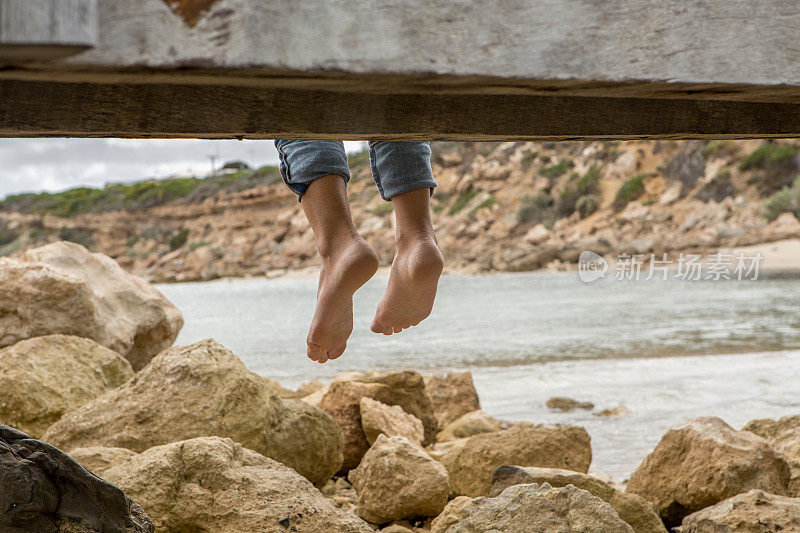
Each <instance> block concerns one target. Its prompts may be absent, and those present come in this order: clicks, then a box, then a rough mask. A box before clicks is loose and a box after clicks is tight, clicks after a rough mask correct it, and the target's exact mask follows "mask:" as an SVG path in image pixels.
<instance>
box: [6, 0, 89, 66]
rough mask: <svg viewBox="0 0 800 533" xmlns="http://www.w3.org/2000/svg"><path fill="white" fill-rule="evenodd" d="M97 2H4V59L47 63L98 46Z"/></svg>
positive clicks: (49, 0)
mask: <svg viewBox="0 0 800 533" xmlns="http://www.w3.org/2000/svg"><path fill="white" fill-rule="evenodd" d="M97 27H98V20H97V0H0V59H3V60H11V59H13V60H15V61H20V60H44V59H47V60H49V59H54V58H63V57H66V56H69V55H74V54H77V53H79V52H83V51H85V50H87V49H89V48H91V47H93V46H94V45H95V44H97Z"/></svg>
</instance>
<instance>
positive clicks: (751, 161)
mask: <svg viewBox="0 0 800 533" xmlns="http://www.w3.org/2000/svg"><path fill="white" fill-rule="evenodd" d="M798 152H800V146H792V145H788V144H775V143H766V144H762V145H761V146H759V147H758V148H756V149H755V150H753V152H751V153H750V154H749V155H748V156H747V157H745V158H744V159H742V161H741V162H740V163H739V169H740V170H751V169H754V168H760V169H763V170H776V169H779V168H781V167H782V166H784V165H785V164H786V163H787V162H788V161H789V159H790V158H792V157H794V156H795V155H796V154H797V153H798Z"/></svg>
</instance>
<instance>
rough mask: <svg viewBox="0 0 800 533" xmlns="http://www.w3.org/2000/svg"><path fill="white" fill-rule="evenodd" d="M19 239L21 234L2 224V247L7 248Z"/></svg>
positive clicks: (0, 238) (0, 241) (0, 230)
mask: <svg viewBox="0 0 800 533" xmlns="http://www.w3.org/2000/svg"><path fill="white" fill-rule="evenodd" d="M17 239H19V233H17V232H16V231H14V230H13V229H11V228H9V227H8V226H7V225H5V224H4V223H2V222H0V246H5V245H6V244H9V243H12V242H14V241H16V240H17Z"/></svg>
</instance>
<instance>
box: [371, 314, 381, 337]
mask: <svg viewBox="0 0 800 533" xmlns="http://www.w3.org/2000/svg"><path fill="white" fill-rule="evenodd" d="M369 329H371V330H372V332H373V333H383V329H384V327H383V324H381V323H380V322H379V321H378V317H375V318H373V319H372V325H371V326H370V327H369Z"/></svg>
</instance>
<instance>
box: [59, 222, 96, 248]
mask: <svg viewBox="0 0 800 533" xmlns="http://www.w3.org/2000/svg"><path fill="white" fill-rule="evenodd" d="M57 235H58V238H59V239H61V240H62V241H69V242H74V243H77V244H80V245H83V246H85V247H86V248H89V249H91V248H92V245H93V244H94V237H92V232H91V231H88V230H85V229H81V228H70V227H68V226H61V229H59V230H58V234H57Z"/></svg>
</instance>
